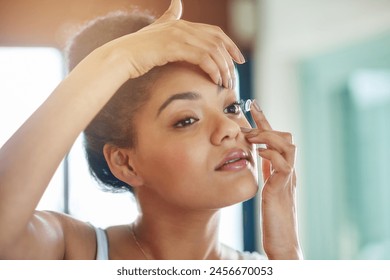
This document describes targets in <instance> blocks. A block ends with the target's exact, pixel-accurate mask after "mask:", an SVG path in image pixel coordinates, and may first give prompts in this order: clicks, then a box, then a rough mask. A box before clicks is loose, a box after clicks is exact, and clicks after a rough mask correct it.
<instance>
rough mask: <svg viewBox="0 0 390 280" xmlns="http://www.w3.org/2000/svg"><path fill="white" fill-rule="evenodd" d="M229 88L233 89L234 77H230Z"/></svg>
mask: <svg viewBox="0 0 390 280" xmlns="http://www.w3.org/2000/svg"><path fill="white" fill-rule="evenodd" d="M229 89H233V79H232V78H230V79H229Z"/></svg>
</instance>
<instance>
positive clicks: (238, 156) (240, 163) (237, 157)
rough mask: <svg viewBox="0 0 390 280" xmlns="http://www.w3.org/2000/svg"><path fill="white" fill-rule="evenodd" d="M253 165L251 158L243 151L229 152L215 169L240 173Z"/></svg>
mask: <svg viewBox="0 0 390 280" xmlns="http://www.w3.org/2000/svg"><path fill="white" fill-rule="evenodd" d="M250 163H251V157H250V156H249V154H248V153H246V152H244V151H243V150H241V149H235V150H231V151H229V152H228V153H227V154H226V156H225V157H224V158H223V160H222V161H221V162H220V163H219V164H218V165H217V167H216V168H215V170H216V171H239V170H242V169H246V168H247V166H248V165H249V164H250Z"/></svg>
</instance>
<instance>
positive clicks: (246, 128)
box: [240, 127, 253, 133]
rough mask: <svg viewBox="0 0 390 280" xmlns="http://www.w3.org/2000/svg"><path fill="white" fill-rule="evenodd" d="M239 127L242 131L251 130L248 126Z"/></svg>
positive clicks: (247, 131)
mask: <svg viewBox="0 0 390 280" xmlns="http://www.w3.org/2000/svg"><path fill="white" fill-rule="evenodd" d="M240 129H241V131H242V132H244V133H249V132H251V131H252V130H253V128H250V127H240Z"/></svg>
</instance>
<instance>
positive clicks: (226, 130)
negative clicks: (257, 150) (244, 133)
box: [210, 114, 241, 145]
mask: <svg viewBox="0 0 390 280" xmlns="http://www.w3.org/2000/svg"><path fill="white" fill-rule="evenodd" d="M240 131H241V130H240V126H239V124H238V123H237V122H236V121H234V120H233V119H231V118H229V116H227V115H225V114H216V116H215V117H214V122H213V129H212V133H211V139H210V140H211V143H212V144H213V145H221V144H223V143H224V142H225V141H231V140H234V139H237V137H238V135H239V133H240Z"/></svg>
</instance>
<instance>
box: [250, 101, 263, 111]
mask: <svg viewBox="0 0 390 280" xmlns="http://www.w3.org/2000/svg"><path fill="white" fill-rule="evenodd" d="M252 104H253V107H254V108H255V109H256V111H258V112H262V111H263V110H261V108H260V106H259V104H258V103H257V101H256V99H253V101H252Z"/></svg>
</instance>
